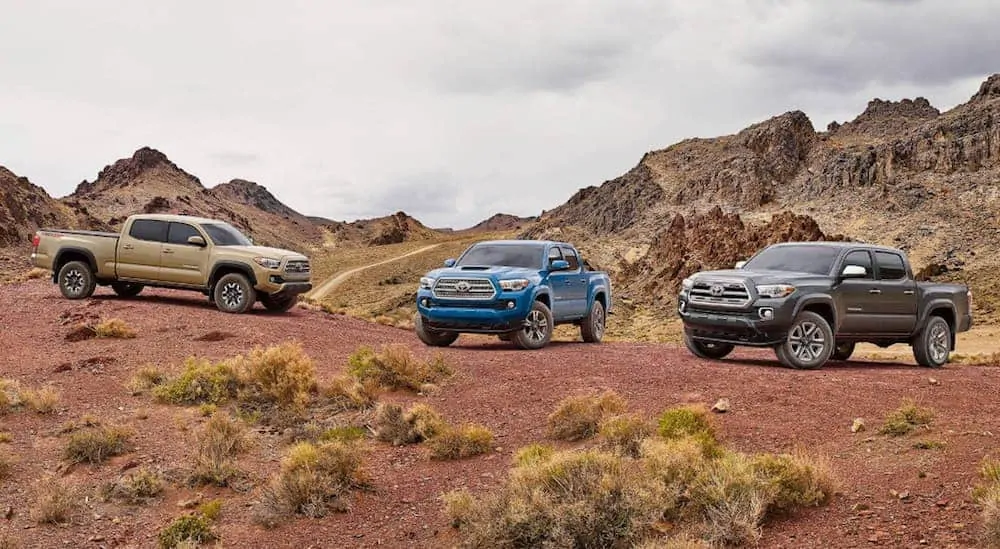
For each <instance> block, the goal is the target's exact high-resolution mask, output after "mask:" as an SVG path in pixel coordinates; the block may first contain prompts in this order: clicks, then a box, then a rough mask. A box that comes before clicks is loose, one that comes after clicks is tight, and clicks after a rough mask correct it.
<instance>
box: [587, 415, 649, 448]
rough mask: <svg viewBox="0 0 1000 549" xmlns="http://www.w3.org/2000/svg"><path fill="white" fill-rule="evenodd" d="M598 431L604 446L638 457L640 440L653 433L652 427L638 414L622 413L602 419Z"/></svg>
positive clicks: (640, 445)
mask: <svg viewBox="0 0 1000 549" xmlns="http://www.w3.org/2000/svg"><path fill="white" fill-rule="evenodd" d="M599 433H600V436H601V438H602V439H604V445H605V447H607V448H609V449H611V450H612V451H614V452H617V453H619V454H621V455H624V456H629V457H639V452H640V450H641V447H642V441H643V440H645V439H646V437H648V436H649V435H651V434H652V433H653V428H652V427H651V426H650V425H649V423H647V422H646V421H645V420H644V419H643V418H642V416H639V415H638V414H624V415H618V416H613V417H610V418H608V419H606V420H604V421H603V422H602V423H601V426H600V431H599Z"/></svg>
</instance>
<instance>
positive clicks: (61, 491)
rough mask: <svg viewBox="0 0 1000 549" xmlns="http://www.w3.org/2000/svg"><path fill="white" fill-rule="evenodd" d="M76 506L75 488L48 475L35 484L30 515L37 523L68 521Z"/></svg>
mask: <svg viewBox="0 0 1000 549" xmlns="http://www.w3.org/2000/svg"><path fill="white" fill-rule="evenodd" d="M77 506H78V503H77V501H76V490H74V489H73V488H71V487H70V486H67V485H66V484H64V483H63V482H62V481H60V480H59V479H58V478H56V477H53V476H49V477H45V478H43V479H42V480H40V481H39V482H38V483H37V484H36V486H35V501H34V503H33V505H32V507H31V517H32V519H33V520H34V521H35V522H37V523H38V524H62V523H65V522H68V521H69V519H70V516H71V515H72V514H73V512H74V511H75V510H76V508H77Z"/></svg>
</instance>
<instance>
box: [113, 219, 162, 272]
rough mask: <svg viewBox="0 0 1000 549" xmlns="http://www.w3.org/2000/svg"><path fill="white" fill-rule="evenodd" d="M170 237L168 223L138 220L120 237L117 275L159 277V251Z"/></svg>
mask: <svg viewBox="0 0 1000 549" xmlns="http://www.w3.org/2000/svg"><path fill="white" fill-rule="evenodd" d="M166 239H167V223H166V222H165V221H156V220H152V219H137V220H135V221H133V222H132V225H131V227H129V230H128V233H126V234H122V235H121V237H120V238H119V239H118V258H117V262H118V263H117V265H116V268H115V269H116V273H117V276H118V278H129V279H137V280H150V281H153V280H159V278H160V254H161V251H162V249H163V242H164V241H165V240H166Z"/></svg>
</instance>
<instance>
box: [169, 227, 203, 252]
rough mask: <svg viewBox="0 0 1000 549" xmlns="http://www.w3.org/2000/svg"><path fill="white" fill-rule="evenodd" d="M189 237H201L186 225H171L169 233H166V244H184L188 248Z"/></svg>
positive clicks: (196, 231) (195, 230)
mask: <svg viewBox="0 0 1000 549" xmlns="http://www.w3.org/2000/svg"><path fill="white" fill-rule="evenodd" d="M189 236H201V233H199V232H198V230H197V229H195V228H194V227H192V226H191V225H188V224H187V223H171V224H170V232H169V233H167V242H169V243H170V244H184V245H187V246H190V244H188V243H187V241H188V237H189Z"/></svg>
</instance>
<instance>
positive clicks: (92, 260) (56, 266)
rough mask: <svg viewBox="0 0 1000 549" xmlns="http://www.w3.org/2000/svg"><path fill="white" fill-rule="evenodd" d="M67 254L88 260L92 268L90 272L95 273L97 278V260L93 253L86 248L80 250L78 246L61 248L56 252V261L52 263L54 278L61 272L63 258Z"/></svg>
mask: <svg viewBox="0 0 1000 549" xmlns="http://www.w3.org/2000/svg"><path fill="white" fill-rule="evenodd" d="M66 254H80V255H82V256H84V257H86V258H87V264H88V265H89V266H90V270H91V271H93V272H94V276H95V277H96V276H97V259H96V258H94V254H93V252H91V251H90V250H88V249H86V248H79V247H77V246H67V247H65V248H59V251H58V252H56V257H55V260H54V261H53V262H52V267H53V269H52V271H53V273H55V274H53V276H56V274H58V272H59V266H60V265H61V264H62V259H63V256H65V255H66Z"/></svg>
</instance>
